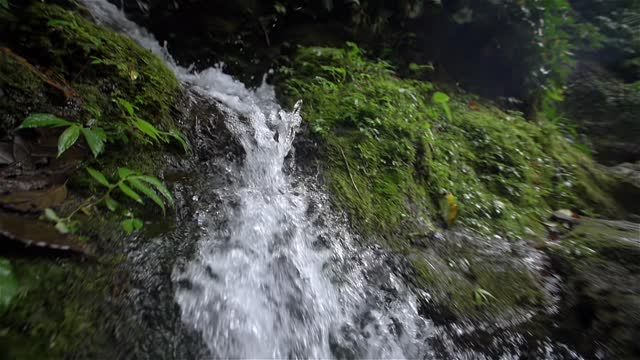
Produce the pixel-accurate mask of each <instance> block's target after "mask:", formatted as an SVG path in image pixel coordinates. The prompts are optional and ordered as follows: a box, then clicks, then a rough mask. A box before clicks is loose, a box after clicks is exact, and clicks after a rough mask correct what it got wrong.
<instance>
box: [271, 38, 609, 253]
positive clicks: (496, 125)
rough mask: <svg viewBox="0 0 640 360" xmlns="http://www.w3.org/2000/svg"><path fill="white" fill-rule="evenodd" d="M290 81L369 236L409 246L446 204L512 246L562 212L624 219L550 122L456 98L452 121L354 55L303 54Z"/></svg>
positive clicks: (350, 50) (387, 69)
mask: <svg viewBox="0 0 640 360" xmlns="http://www.w3.org/2000/svg"><path fill="white" fill-rule="evenodd" d="M281 76H282V78H283V79H284V80H283V86H282V87H281V88H282V93H283V95H284V97H285V98H286V99H287V100H288V101H290V102H293V101H296V100H298V99H302V100H303V101H304V106H303V117H304V119H305V121H306V122H307V123H308V125H309V129H310V131H311V132H312V134H313V136H315V137H316V138H318V139H319V140H321V144H322V155H321V156H320V157H321V160H322V162H323V163H324V165H325V175H326V178H327V181H328V183H329V185H330V187H331V188H332V190H333V193H334V194H335V197H336V199H337V200H338V201H339V202H340V203H341V204H342V205H343V206H344V207H346V208H347V209H348V211H349V212H350V213H351V215H352V217H353V219H354V220H355V221H356V223H357V224H359V225H360V227H361V229H362V230H363V231H364V232H365V233H368V234H382V235H383V236H384V237H385V238H387V240H388V241H390V242H391V243H392V244H395V245H401V246H404V244H406V241H405V238H406V234H407V233H408V232H410V231H414V230H416V228H415V227H416V226H415V225H414V223H415V221H414V220H412V219H416V218H421V217H422V218H424V219H431V220H432V224H436V225H437V224H438V223H439V222H440V217H441V214H440V209H439V207H438V202H439V200H440V199H441V198H442V196H443V194H445V193H447V192H451V193H452V194H453V195H454V196H455V198H456V199H457V204H458V207H459V209H460V215H459V217H458V221H457V223H458V224H462V225H464V227H466V228H471V229H474V230H476V231H479V232H482V233H486V234H489V233H500V234H505V235H507V236H510V237H516V236H519V235H522V234H525V233H531V232H539V231H541V230H542V228H541V225H540V220H541V219H543V218H545V217H546V216H548V213H549V211H551V210H552V209H558V208H575V209H577V210H579V211H582V212H585V213H589V214H595V213H599V214H604V215H611V214H614V213H617V212H618V211H619V209H618V207H617V204H616V203H615V202H614V201H613V200H611V199H610V198H609V197H608V196H607V195H606V190H607V187H608V186H610V185H611V184H610V182H612V180H611V179H610V178H609V177H608V176H607V175H605V174H604V173H603V172H601V171H600V170H599V169H598V168H597V167H596V166H595V165H594V164H593V163H592V161H591V160H590V159H589V158H588V157H587V156H586V155H584V154H583V153H582V152H581V151H580V150H579V149H578V148H576V147H574V146H573V145H571V144H570V143H568V142H567V141H566V140H564V139H563V138H562V136H561V133H560V131H559V130H558V129H557V128H556V127H555V126H554V125H552V124H550V123H549V122H546V121H544V120H543V119H541V120H539V121H536V122H532V121H527V120H525V119H524V118H523V116H522V114H521V113H518V112H507V111H503V110H500V109H499V108H497V107H496V106H493V105H491V104H490V103H488V102H487V101H484V100H481V99H478V98H476V97H474V96H472V95H469V94H465V93H462V92H458V91H455V92H454V93H450V94H449V95H450V97H451V99H450V100H448V103H445V105H448V106H446V108H449V109H450V111H451V114H447V112H448V109H446V108H443V106H442V101H441V95H437V96H436V97H435V98H434V97H433V95H434V94H435V93H436V92H437V89H436V87H435V86H434V85H433V84H430V83H427V82H421V81H415V80H410V79H401V78H398V77H397V76H395V75H394V72H393V68H392V67H391V66H390V65H389V64H388V63H386V62H383V61H371V60H366V59H365V58H364V56H363V53H362V51H361V50H360V49H359V48H358V47H357V46H355V45H353V44H348V45H347V47H346V48H345V49H335V48H316V47H311V48H301V49H299V51H298V53H297V56H296V57H295V58H294V60H293V62H292V65H291V66H290V67H286V68H284V69H282V70H281ZM441 91H444V92H447V91H445V90H442V89H440V91H438V93H440V92H441ZM432 99H438V102H437V103H436V102H433V101H432Z"/></svg>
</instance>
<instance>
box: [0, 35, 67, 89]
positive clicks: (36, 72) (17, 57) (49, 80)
mask: <svg viewBox="0 0 640 360" xmlns="http://www.w3.org/2000/svg"><path fill="white" fill-rule="evenodd" d="M0 50H2V52H3V53H5V54H6V55H7V56H9V57H11V58H13V59H14V60H15V61H17V62H19V63H20V64H22V65H23V66H24V67H26V68H27V70H29V71H31V72H32V73H33V74H34V75H36V76H37V77H39V78H40V79H41V80H42V81H44V82H46V83H47V84H49V85H51V86H53V87H54V88H56V89H58V90H60V91H62V93H63V94H64V95H65V96H66V97H68V98H70V97H73V96H75V95H76V92H75V91H74V90H73V89H72V88H71V86H69V85H68V84H66V83H65V81H64V79H60V80H61V82H62V84H61V83H59V82H57V81H55V80H53V79H52V78H51V77H49V76H47V75H46V74H44V73H43V72H42V71H40V70H38V69H37V68H36V67H35V66H33V65H31V64H30V63H29V61H27V59H25V58H23V57H22V56H20V55H17V54H16V53H14V52H13V51H11V49H9V48H6V47H3V48H0Z"/></svg>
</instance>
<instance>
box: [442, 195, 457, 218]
mask: <svg viewBox="0 0 640 360" xmlns="http://www.w3.org/2000/svg"><path fill="white" fill-rule="evenodd" d="M440 211H441V214H442V219H443V220H444V222H445V223H446V224H447V226H451V224H453V222H454V221H455V220H456V218H457V217H458V204H457V203H456V198H455V197H454V196H453V194H451V193H447V194H445V195H444V196H443V198H442V199H441V200H440Z"/></svg>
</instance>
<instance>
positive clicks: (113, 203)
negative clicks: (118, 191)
mask: <svg viewBox="0 0 640 360" xmlns="http://www.w3.org/2000/svg"><path fill="white" fill-rule="evenodd" d="M104 204H105V205H106V206H107V209H109V211H116V210H117V209H118V203H117V202H116V201H115V200H113V199H112V198H111V196H107V197H105V199H104Z"/></svg>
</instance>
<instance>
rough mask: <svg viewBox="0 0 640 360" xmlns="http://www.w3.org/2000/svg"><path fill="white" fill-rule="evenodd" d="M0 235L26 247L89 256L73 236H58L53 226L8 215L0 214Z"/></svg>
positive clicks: (83, 246)
mask: <svg viewBox="0 0 640 360" xmlns="http://www.w3.org/2000/svg"><path fill="white" fill-rule="evenodd" d="M0 235H2V236H4V237H6V238H8V239H10V240H13V241H18V242H20V243H22V244H24V245H26V246H33V247H38V248H45V249H51V250H57V251H69V252H74V253H78V254H83V255H90V253H89V251H88V250H87V248H86V246H85V245H83V244H81V243H80V240H78V238H76V237H75V236H73V235H69V234H65V235H63V234H60V233H58V231H57V230H56V229H55V228H54V227H53V225H50V224H47V223H45V222H42V221H39V220H36V219H32V218H28V217H25V216H18V215H14V214H9V213H0Z"/></svg>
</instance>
